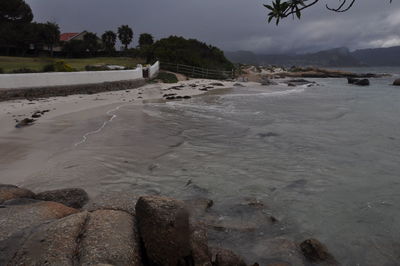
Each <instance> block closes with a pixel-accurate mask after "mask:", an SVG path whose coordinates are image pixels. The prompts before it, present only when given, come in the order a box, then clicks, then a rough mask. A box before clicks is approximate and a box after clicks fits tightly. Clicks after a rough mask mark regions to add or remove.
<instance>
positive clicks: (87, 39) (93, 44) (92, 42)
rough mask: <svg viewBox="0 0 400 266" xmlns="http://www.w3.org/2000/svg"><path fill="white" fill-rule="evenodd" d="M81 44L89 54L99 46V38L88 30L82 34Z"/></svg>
mask: <svg viewBox="0 0 400 266" xmlns="http://www.w3.org/2000/svg"><path fill="white" fill-rule="evenodd" d="M83 44H84V46H85V51H88V52H89V53H91V54H93V53H95V52H96V51H97V50H99V49H100V47H101V44H100V41H99V38H98V37H97V35H96V34H95V33H92V32H88V33H86V34H85V35H84V36H83Z"/></svg>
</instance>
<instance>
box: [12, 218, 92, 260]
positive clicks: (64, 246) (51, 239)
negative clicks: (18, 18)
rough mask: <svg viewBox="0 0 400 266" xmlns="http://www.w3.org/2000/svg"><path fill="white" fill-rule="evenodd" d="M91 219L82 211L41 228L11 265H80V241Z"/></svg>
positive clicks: (19, 251)
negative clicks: (78, 240)
mask: <svg viewBox="0 0 400 266" xmlns="http://www.w3.org/2000/svg"><path fill="white" fill-rule="evenodd" d="M87 217H88V213H87V212H81V213H77V214H73V215H70V216H67V217H65V218H62V219H59V220H56V221H54V222H51V223H48V224H44V225H42V226H40V227H39V229H37V230H36V231H35V232H34V233H32V234H31V235H30V236H29V237H28V238H27V240H26V241H25V242H24V244H23V245H22V246H21V247H19V249H18V252H17V253H16V254H15V256H14V258H13V259H12V260H11V262H9V265H71V266H72V265H76V260H77V257H76V252H77V249H78V246H77V245H78V244H77V239H78V237H79V234H80V233H81V230H82V228H83V227H84V225H85V222H86V219H87Z"/></svg>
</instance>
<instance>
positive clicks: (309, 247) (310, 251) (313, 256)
mask: <svg viewBox="0 0 400 266" xmlns="http://www.w3.org/2000/svg"><path fill="white" fill-rule="evenodd" d="M300 248H301V251H302V253H303V255H304V257H306V259H307V260H308V261H310V262H313V263H324V265H339V264H338V263H337V261H336V260H335V258H334V257H333V256H332V254H330V253H329V251H328V249H327V248H326V246H325V245H324V244H322V243H321V242H319V241H318V240H317V239H314V238H311V239H307V240H304V241H303V242H302V243H301V244H300Z"/></svg>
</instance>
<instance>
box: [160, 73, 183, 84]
mask: <svg viewBox="0 0 400 266" xmlns="http://www.w3.org/2000/svg"><path fill="white" fill-rule="evenodd" d="M155 79H158V80H161V81H162V82H164V83H177V82H178V78H177V77H176V76H175V74H173V73H169V72H160V73H158V75H157V77H156V78H155Z"/></svg>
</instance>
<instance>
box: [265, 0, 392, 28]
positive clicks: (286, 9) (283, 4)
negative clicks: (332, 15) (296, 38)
mask: <svg viewBox="0 0 400 266" xmlns="http://www.w3.org/2000/svg"><path fill="white" fill-rule="evenodd" d="M318 2H321V0H284V1H281V0H273V1H272V4H271V5H264V6H265V7H266V8H268V9H269V11H270V12H269V13H268V23H269V22H271V21H272V20H274V19H275V22H276V25H278V24H279V21H280V20H281V19H283V18H286V17H289V16H292V17H293V18H294V17H295V16H296V17H297V18H298V19H300V17H301V12H302V11H303V10H304V9H306V8H309V7H311V6H313V5H315V4H317V3H318ZM355 2H356V0H338V1H336V5H334V6H330V5H329V4H326V8H327V9H328V10H331V11H334V12H339V13H341V12H346V11H348V10H349V9H350V8H352V7H353V6H354V4H355ZM389 2H390V3H392V0H389Z"/></svg>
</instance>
